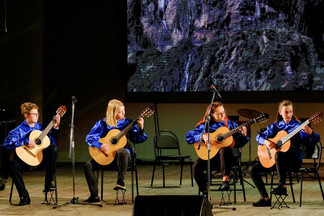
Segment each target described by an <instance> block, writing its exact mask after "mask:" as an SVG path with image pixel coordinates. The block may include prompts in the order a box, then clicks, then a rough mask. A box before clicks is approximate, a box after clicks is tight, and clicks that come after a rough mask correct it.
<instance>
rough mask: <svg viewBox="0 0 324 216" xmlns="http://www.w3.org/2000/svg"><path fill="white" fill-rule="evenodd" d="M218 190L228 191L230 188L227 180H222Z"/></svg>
mask: <svg viewBox="0 0 324 216" xmlns="http://www.w3.org/2000/svg"><path fill="white" fill-rule="evenodd" d="M219 190H220V191H228V190H230V186H229V183H228V181H223V183H222V185H221V186H220V187H219Z"/></svg>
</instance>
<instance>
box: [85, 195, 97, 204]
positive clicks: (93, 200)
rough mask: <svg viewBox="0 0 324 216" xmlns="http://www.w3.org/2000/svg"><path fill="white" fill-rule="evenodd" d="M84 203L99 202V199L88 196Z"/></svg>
mask: <svg viewBox="0 0 324 216" xmlns="http://www.w3.org/2000/svg"><path fill="white" fill-rule="evenodd" d="M84 202H88V203H95V202H100V199H99V197H93V196H89V198H88V199H86V200H84Z"/></svg>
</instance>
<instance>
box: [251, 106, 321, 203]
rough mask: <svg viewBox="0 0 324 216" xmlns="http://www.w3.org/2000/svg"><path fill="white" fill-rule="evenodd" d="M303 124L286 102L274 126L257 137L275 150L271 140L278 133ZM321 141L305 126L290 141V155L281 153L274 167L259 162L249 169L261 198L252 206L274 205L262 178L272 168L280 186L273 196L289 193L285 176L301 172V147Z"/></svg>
mask: <svg viewBox="0 0 324 216" xmlns="http://www.w3.org/2000/svg"><path fill="white" fill-rule="evenodd" d="M299 125H301V122H300V121H299V120H298V119H297V117H296V116H295V115H294V109H293V104H292V102H291V101H289V100H283V101H281V102H280V103H279V108H278V114H277V120H276V122H275V123H273V124H271V125H269V126H268V127H267V128H266V129H265V130H264V131H262V132H261V133H260V134H259V135H257V137H256V140H257V142H258V143H259V145H266V146H267V147H268V148H270V149H272V148H276V145H275V144H274V143H272V142H270V141H269V140H268V139H269V138H273V137H275V136H276V134H277V133H278V132H279V131H282V130H285V131H286V132H287V133H290V132H291V131H293V130H294V129H295V128H297V127H298V126H299ZM319 140H320V135H319V134H317V133H314V131H313V130H312V129H311V128H310V127H308V126H305V128H304V129H303V130H301V131H299V133H297V134H296V135H295V136H294V137H293V138H292V139H291V147H290V148H289V150H288V151H287V152H282V151H278V152H276V154H275V161H276V163H275V165H274V166H273V167H272V168H268V169H267V168H264V167H263V166H262V164H261V163H260V162H259V163H256V164H254V165H252V166H251V167H250V168H249V171H250V173H251V178H252V180H253V182H254V184H255V186H256V187H257V189H258V191H259V193H260V195H261V199H260V200H259V201H258V202H256V203H253V206H256V207H262V206H271V200H270V198H269V196H268V193H267V191H266V189H265V185H264V182H263V180H262V177H261V175H260V174H261V173H264V172H265V171H269V170H270V169H274V168H275V169H276V170H277V173H278V176H279V185H278V186H277V187H276V188H273V189H272V190H271V192H270V193H273V194H279V195H281V194H287V188H286V177H287V171H288V170H294V169H298V168H299V167H300V166H301V163H302V154H301V146H300V145H301V144H304V145H308V146H310V147H312V148H313V147H314V146H315V144H316V143H317V142H318V141H319Z"/></svg>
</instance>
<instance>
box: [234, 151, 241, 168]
mask: <svg viewBox="0 0 324 216" xmlns="http://www.w3.org/2000/svg"><path fill="white" fill-rule="evenodd" d="M232 151H233V155H234V160H236V161H235V162H236V163H237V164H236V165H238V166H241V161H242V160H241V158H242V148H232Z"/></svg>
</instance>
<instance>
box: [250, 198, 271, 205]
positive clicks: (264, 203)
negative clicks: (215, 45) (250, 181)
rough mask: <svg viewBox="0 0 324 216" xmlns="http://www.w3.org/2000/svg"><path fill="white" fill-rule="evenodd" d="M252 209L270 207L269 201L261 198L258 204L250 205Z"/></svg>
mask: <svg viewBox="0 0 324 216" xmlns="http://www.w3.org/2000/svg"><path fill="white" fill-rule="evenodd" d="M252 205H253V206H254V207H267V206H271V199H268V200H267V201H266V200H265V199H264V198H261V199H260V200H259V201H258V202H256V203H253V204H252Z"/></svg>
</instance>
